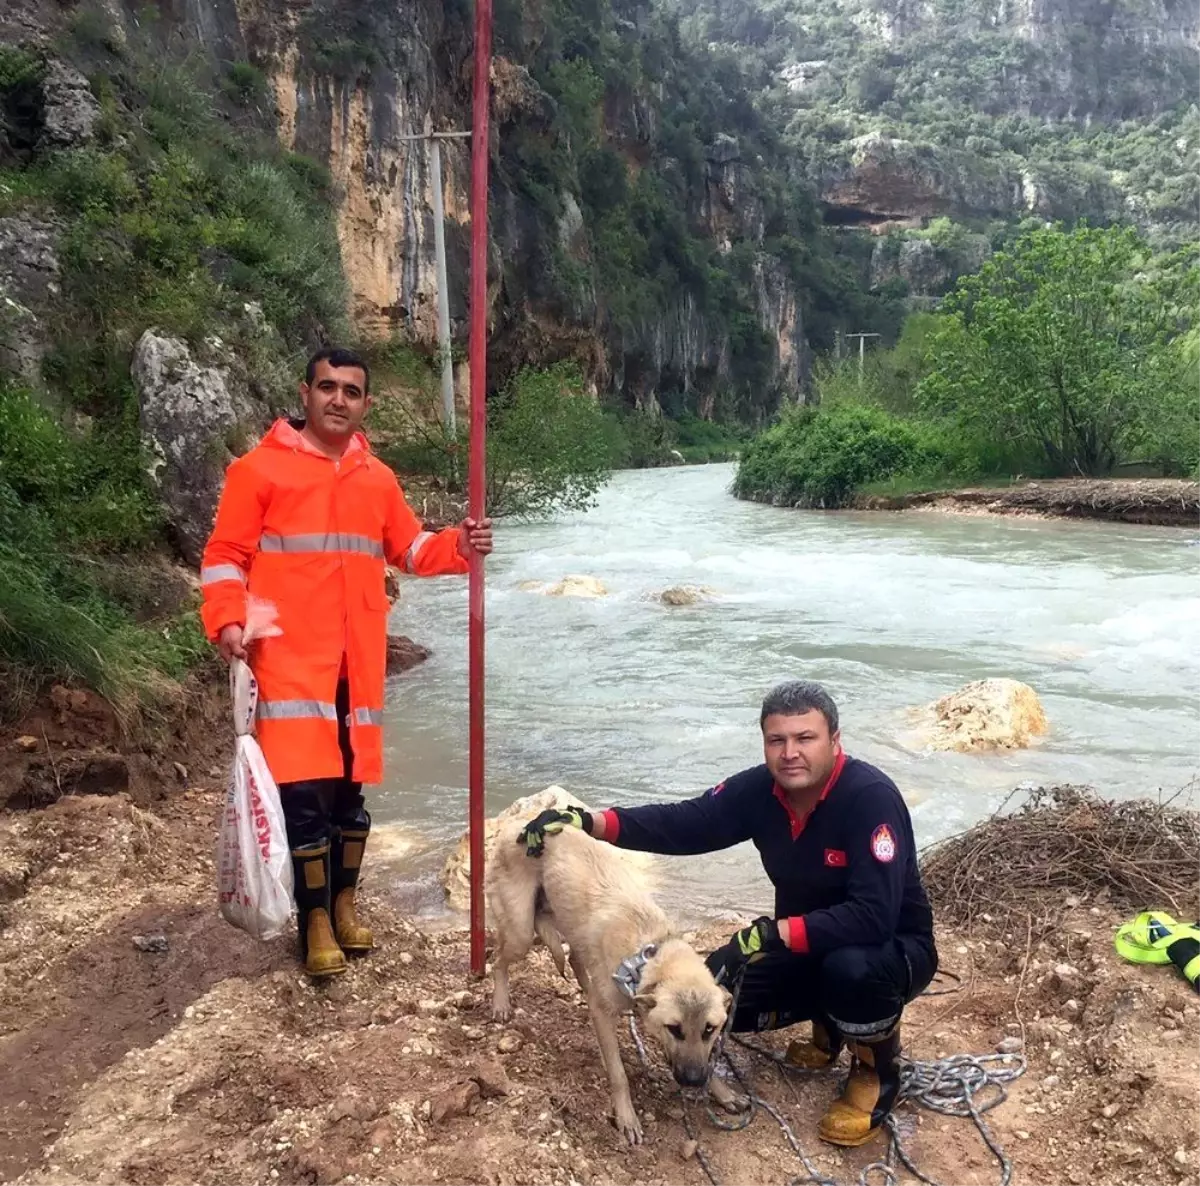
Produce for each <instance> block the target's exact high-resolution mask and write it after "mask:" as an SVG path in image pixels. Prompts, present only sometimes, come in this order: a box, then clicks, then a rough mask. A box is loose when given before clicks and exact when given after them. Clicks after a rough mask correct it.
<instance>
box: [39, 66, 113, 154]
mask: <svg viewBox="0 0 1200 1186" xmlns="http://www.w3.org/2000/svg"><path fill="white" fill-rule="evenodd" d="M42 100H43V103H44V108H43V111H42V121H43V122H42V145H43V146H46V147H50V148H78V147H80V146H81V145H83V144H87V143H88V142H89V141H90V140H91V139H92V136H93V135H94V133H95V130H96V122H97V120H99V118H100V104H99V103H98V102H97V101H96V96H95V95H93V94H92V88H91V86H90V84H89V83H88V80H87V79H86V78H85V77H84V76H83V75H82V74H81V73H80V72H79V71H78V70H76V69H75V67H74V66H71V65H69V64H68V63H66V62H63V61H60V60H59V59H58V58H51V59H50V60H49V61H48V62H47V63H46V74H45V77H44V78H43V79H42Z"/></svg>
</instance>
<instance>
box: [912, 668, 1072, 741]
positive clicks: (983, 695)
mask: <svg viewBox="0 0 1200 1186" xmlns="http://www.w3.org/2000/svg"><path fill="white" fill-rule="evenodd" d="M920 716H921V723H922V726H923V728H922V733H923V734H924V737H923V740H924V743H925V746H926V748H927V749H932V750H954V751H957V752H959V753H979V752H985V751H988V750H999V749H1024V748H1025V747H1026V746H1028V745H1029V744H1030V743H1031V742H1032V741H1033V739H1034V738H1036V737H1041V736H1042V735H1043V734H1045V733H1046V732H1047V731H1048V729H1049V725H1048V724H1047V722H1046V714H1045V712H1044V711H1043V709H1042V705H1041V701H1039V700H1038V697H1037V693H1036V692H1035V691H1034V690H1033V689H1032V688H1031V687H1029V686H1028V685H1027V684H1023V683H1021V682H1020V681H1018V680H1015V679H985V680H977V681H976V682H974V683H970V684H966V685H964V686H963V687H961V688H959V689H958V691H957V692H952V693H951V694H950V695H949V696H943V697H942V698H941V699H940V700H938V701H935V702H934V703H933V704H930V705H927V706H926V707H925V708H924V709H922V710H921V711H920Z"/></svg>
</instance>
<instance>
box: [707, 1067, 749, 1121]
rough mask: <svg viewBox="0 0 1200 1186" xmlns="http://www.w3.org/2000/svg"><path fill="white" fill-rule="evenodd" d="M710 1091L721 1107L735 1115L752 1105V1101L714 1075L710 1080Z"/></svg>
mask: <svg viewBox="0 0 1200 1186" xmlns="http://www.w3.org/2000/svg"><path fill="white" fill-rule="evenodd" d="M708 1093H709V1095H711V1096H712V1098H713V1100H714V1101H715V1102H716V1104H717V1105H718V1106H719V1107H722V1108H724V1109H725V1111H726V1112H732V1113H734V1114H735V1115H736V1114H737V1113H738V1112H744V1111H746V1109H747V1108H749V1107H750V1101H749V1099H747V1098H746V1096H744V1095H739V1094H738V1093H737V1092H736V1091H734V1090H733V1088H732V1087H730V1086H729V1084H728V1083H726V1082H724V1080H721V1079H718V1078H716V1076H714V1077H713V1078H712V1079H710V1080H709V1084H708Z"/></svg>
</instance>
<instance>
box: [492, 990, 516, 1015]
mask: <svg viewBox="0 0 1200 1186" xmlns="http://www.w3.org/2000/svg"><path fill="white" fill-rule="evenodd" d="M511 1017H512V1002H511V1001H510V1000H509V996H508V993H506V992H505V993H498V992H497V993H493V994H492V1020H493V1021H508V1020H510V1019H511Z"/></svg>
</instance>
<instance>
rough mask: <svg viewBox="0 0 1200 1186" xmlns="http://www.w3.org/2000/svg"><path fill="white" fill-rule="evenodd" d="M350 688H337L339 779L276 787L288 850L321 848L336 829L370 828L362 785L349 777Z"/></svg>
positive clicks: (344, 685)
mask: <svg viewBox="0 0 1200 1186" xmlns="http://www.w3.org/2000/svg"><path fill="white" fill-rule="evenodd" d="M349 715H350V687H349V685H348V684H347V683H346V682H345V681H344V680H343V681H341V682H340V683H339V684H338V688H337V717H338V746H339V747H340V749H341V751H342V777H341V778H309V779H304V780H303V781H301V782H282V783H280V784H279V799H280V802H281V803H282V805H283V818H284V821H285V822H286V824H287V834H288V846H289V847H290V848H304V847H307V846H309V845H313V844H325V843H327V842H328V841H329V840H330V839H331V838H332V836H333V833H334V830H335V829H337V828H351V829H362V828H369V827H370V826H371V817H370V816H369V815H368V814H367V812H366V808H365V807H364V802H365V800H364V799H363V794H362V783H361V782H354V780H353V779H352V778H351V777H350V773H351V771H352V770H353V769H354V751H353V750H352V749H351V748H350V730H349V728H348V727H347V725H346V718H347V717H348V716H349Z"/></svg>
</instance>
